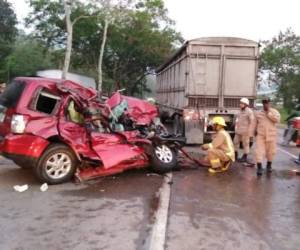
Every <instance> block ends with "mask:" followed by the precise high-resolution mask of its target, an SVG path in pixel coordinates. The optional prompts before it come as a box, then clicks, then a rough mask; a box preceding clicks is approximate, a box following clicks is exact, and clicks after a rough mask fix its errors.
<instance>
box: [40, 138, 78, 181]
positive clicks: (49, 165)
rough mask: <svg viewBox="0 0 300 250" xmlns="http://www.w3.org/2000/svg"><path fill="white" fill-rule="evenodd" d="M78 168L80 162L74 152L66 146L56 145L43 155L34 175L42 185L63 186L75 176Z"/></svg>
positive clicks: (52, 145) (51, 146)
mask: <svg viewBox="0 0 300 250" xmlns="http://www.w3.org/2000/svg"><path fill="white" fill-rule="evenodd" d="M61 159H63V162H61ZM57 164H60V165H61V166H59V165H57ZM77 166H78V160H77V158H76V155H75V154H74V152H73V151H72V150H71V149H70V148H69V147H67V146H66V145H63V144H57V143H55V144H51V145H50V146H49V147H48V148H47V149H46V151H45V152H44V153H43V155H42V157H41V158H40V159H39V161H38V163H37V165H36V167H34V173H35V175H36V177H37V178H38V179H39V181H40V182H42V183H48V184H51V185H53V184H61V183H64V182H67V181H69V180H70V179H71V178H72V177H73V176H74V174H75V172H76V169H77ZM55 168H57V169H55Z"/></svg>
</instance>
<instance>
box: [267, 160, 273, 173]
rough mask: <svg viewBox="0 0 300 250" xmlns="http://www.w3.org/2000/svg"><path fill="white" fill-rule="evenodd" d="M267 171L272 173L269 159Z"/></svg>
mask: <svg viewBox="0 0 300 250" xmlns="http://www.w3.org/2000/svg"><path fill="white" fill-rule="evenodd" d="M267 173H272V162H271V161H268V162H267Z"/></svg>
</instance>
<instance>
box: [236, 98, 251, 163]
mask: <svg viewBox="0 0 300 250" xmlns="http://www.w3.org/2000/svg"><path fill="white" fill-rule="evenodd" d="M254 119H255V118H254V113H253V111H252V110H251V109H250V108H249V100H248V99H247V98H242V99H241V100H240V112H239V113H238V115H237V119H236V129H235V137H234V147H235V158H236V159H238V150H239V148H240V143H242V145H243V151H244V154H243V156H242V158H240V159H239V161H240V162H248V154H249V153H250V138H251V137H253V132H252V128H253V125H254Z"/></svg>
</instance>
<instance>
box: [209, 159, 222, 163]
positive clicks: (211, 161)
mask: <svg viewBox="0 0 300 250" xmlns="http://www.w3.org/2000/svg"><path fill="white" fill-rule="evenodd" d="M210 163H211V164H219V163H221V161H220V159H215V160H210Z"/></svg>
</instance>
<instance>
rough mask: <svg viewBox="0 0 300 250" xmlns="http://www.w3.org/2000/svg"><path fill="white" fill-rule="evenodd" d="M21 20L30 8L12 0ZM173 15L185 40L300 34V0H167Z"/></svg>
mask: <svg viewBox="0 0 300 250" xmlns="http://www.w3.org/2000/svg"><path fill="white" fill-rule="evenodd" d="M8 1H9V2H11V3H12V4H13V7H14V9H15V11H16V13H17V16H18V18H19V20H21V19H22V18H24V17H26V16H27V14H28V12H29V8H28V6H27V4H26V1H25V0H8ZM165 5H166V7H167V9H168V10H169V16H170V17H171V18H172V19H173V20H175V22H176V26H175V27H176V29H177V31H179V32H181V33H182V35H183V37H184V39H185V40H189V39H194V38H198V37H206V36H233V37H242V38H248V39H251V40H255V41H259V40H268V39H271V38H272V37H273V36H275V35H277V34H278V33H279V31H280V30H282V31H284V30H286V29H287V28H292V30H293V31H294V32H295V33H297V34H298V35H300V15H299V10H300V1H299V0H165Z"/></svg>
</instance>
